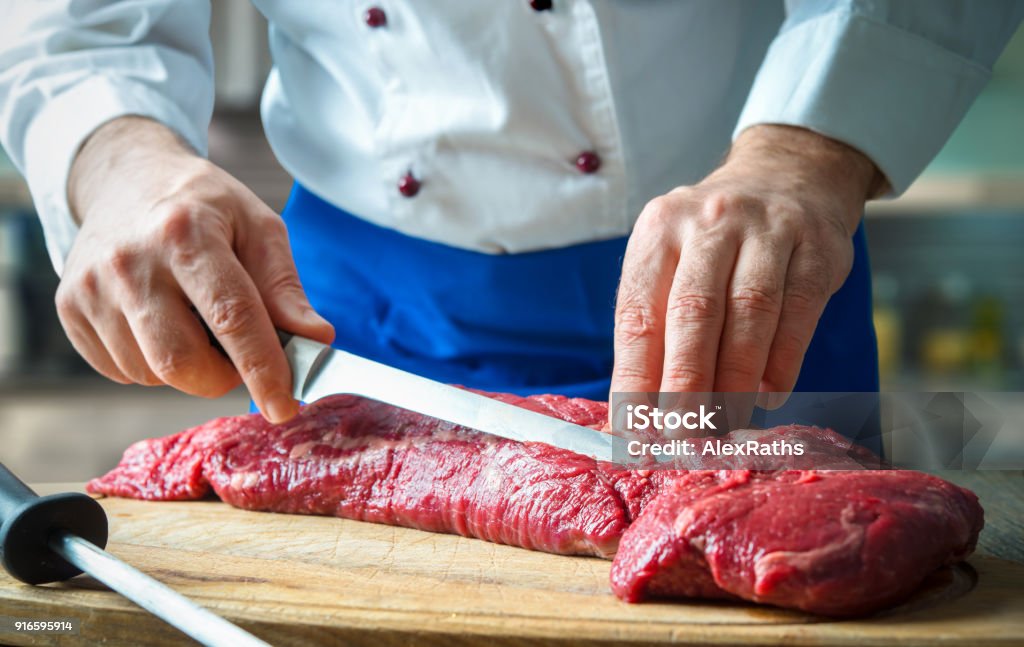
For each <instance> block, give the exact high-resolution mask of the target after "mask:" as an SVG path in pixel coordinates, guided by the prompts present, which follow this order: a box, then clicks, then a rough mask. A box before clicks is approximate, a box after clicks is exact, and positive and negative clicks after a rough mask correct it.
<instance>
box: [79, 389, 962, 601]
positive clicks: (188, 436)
mask: <svg viewBox="0 0 1024 647" xmlns="http://www.w3.org/2000/svg"><path fill="white" fill-rule="evenodd" d="M493 397H497V398H499V399H502V400H504V401H506V402H509V403H511V404H516V405H519V406H523V407H527V408H530V409H533V410H535V411H538V412H541V413H545V414H548V415H552V416H556V417H560V418H562V419H564V420H569V421H572V422H575V423H577V424H582V425H587V426H591V427H594V428H601V427H602V426H603V425H604V423H605V421H606V418H607V406H606V405H605V404H603V403H598V402H592V401H588V400H580V399H569V398H564V397H561V396H533V397H530V398H520V397H517V396H512V395H494V396H493ZM737 435H742V437H743V439H746V438H747V437H750V436H751V435H753V436H754V437H758V438H766V437H768V436H773V437H775V436H778V435H784V436H785V437H786V438H788V439H790V440H798V439H802V440H804V441H805V442H807V443H808V445H809V446H810V447H811V452H810V454H812V455H814V456H817V457H818V458H822V459H823V458H827V457H831V458H830V459H829V461H828V463H829V465H830V466H831V467H836V468H850V469H851V470H852V469H855V468H859V467H860V466H861V463H862V461H863V459H864V456H863V455H861V454H858V453H857V452H856V451H850V448H849V444H848V443H845V442H844V441H842V439H841V438H840V437H839V436H837V435H836V434H834V433H832V432H830V431H827V430H822V429H816V428H810V427H797V426H793V427H786V428H777V429H775V430H765V431H763V432H756V433H755V432H750V431H742V432H733V434H732V436H733V437H739V436H737ZM819 464H820V463H819ZM88 489H89V491H91V492H95V493H100V494H108V495H115V496H124V497H133V498H140V499H153V500H185V499H198V498H202V497H204V496H206V495H207V494H208V493H209V492H210V490H211V489H212V490H213V492H214V493H216V494H217V496H219V497H220V498H221V499H223V500H224V501H226V502H227V503H230V504H232V505H235V506H238V507H241V508H246V509H250V510H268V511H275V512H289V513H299V514H320V515H336V516H340V517H345V518H350V519H358V520H363V521H372V522H377V523H386V524H392V525H400V526H407V527H411V528H419V529H422V530H429V531H435V532H448V533H457V534H461V535H464V536H468V537H477V538H480V539H485V540H488V541H493V542H498V543H505V544H510V545H515V546H521V547H524V548H531V549H535V550H543V551H548V552H553V553H561V554H573V555H594V556H599V557H605V558H610V557H612V556H613V555H614V556H615V562H614V563H613V565H612V588H613V590H614V591H615V593H616V594H617V595H618V596H619V597H621V598H623V599H625V600H628V601H638V600H641V599H644V598H652V597H710V598H742V599H746V600H752V601H755V602H763V603H768V604H774V605H778V606H784V607H793V608H800V609H805V610H808V611H812V612H817V613H824V614H829V615H849V614H859V613H867V612H870V611H872V610H875V609H878V608H881V607H883V606H886V605H890V604H893V603H895V602H897V601H898V600H900V599H902V598H904V597H906V596H907V595H908V594H909V593H910V592H911V591H912V590H913V589H914V588H915V587H916V586H917V585H918V584H920V582H921V581H922V580H923V579H924V577H925V576H927V575H928V574H929V573H930V572H931V571H933V570H935V569H936V568H938V567H939V566H941V565H943V564H947V563H951V562H954V561H956V560H959V559H963V558H964V557H965V556H966V555H968V554H969V553H970V552H971V551H972V550H973V547H974V543H975V541H976V540H977V536H978V532H979V531H980V529H981V525H982V511H981V508H980V506H979V505H978V503H977V499H976V498H975V497H974V495H973V494H971V493H970V492H968V491H966V490H963V489H960V488H958V487H956V486H954V485H951V484H949V483H947V482H945V481H942V480H941V479H937V478H934V477H931V476H927V475H924V474H920V473H916V472H903V471H863V470H861V471H827V472H825V471H813V470H793V471H786V472H765V471H761V472H758V471H750V470H725V469H723V470H701V471H685V470H663V469H662V470H645V471H641V470H623V469H617V468H615V467H614V466H613V465H611V464H607V463H600V462H596V461H594V460H592V459H589V458H586V457H583V456H579V455H577V454H573V453H571V452H567V451H564V450H560V449H557V448H554V447H551V446H548V445H545V444H541V443H519V442H515V441H509V440H505V439H501V438H496V437H492V436H489V435H486V434H481V433H478V432H475V431H472V430H468V429H465V428H462V427H458V426H455V425H451V424H449V423H444V422H440V421H437V420H433V419H430V418H425V417H423V416H420V415H418V414H413V413H410V412H407V411H403V410H400V409H395V408H393V407H389V406H387V405H383V404H380V403H377V402H373V401H370V400H364V399H361V398H357V397H354V396H344V395H342V396H334V397H331V398H326V399H324V400H321V401H320V402H318V403H316V404H313V405H310V406H308V407H305V408H304V409H303V411H302V413H301V414H300V416H298V417H297V418H296V419H294V420H293V421H291V422H289V423H286V424H284V425H278V426H273V425H270V424H268V423H266V422H265V421H264V420H263V419H262V418H261V417H260V416H258V415H248V416H237V417H233V418H221V419H217V420H213V421H211V422H209V423H206V424H204V425H200V426H198V427H195V428H192V429H189V430H186V431H183V432H181V433H179V434H176V435H174V436H169V437H167V438H159V439H153V440H147V441H142V442H139V443H136V444H135V445H133V446H131V447H130V448H128V450H127V451H126V452H125V455H124V458H123V459H122V461H121V463H120V464H119V465H118V466H117V467H116V468H115V469H114V470H112V471H111V472H110V473H108V474H107V475H105V476H103V477H101V478H99V479H95V480H93V481H92V482H90V483H89V485H88ZM620 542H621V545H620ZM616 552H617V554H616Z"/></svg>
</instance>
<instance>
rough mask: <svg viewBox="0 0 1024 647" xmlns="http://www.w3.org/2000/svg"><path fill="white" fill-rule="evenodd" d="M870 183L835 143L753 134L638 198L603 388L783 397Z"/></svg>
mask: <svg viewBox="0 0 1024 647" xmlns="http://www.w3.org/2000/svg"><path fill="white" fill-rule="evenodd" d="M884 182H885V180H884V177H883V176H882V174H881V173H879V172H878V170H877V169H876V168H875V166H874V164H872V162H871V161H870V160H869V159H868V158H867V157H865V156H864V155H862V154H861V153H859V152H858V151H856V150H854V149H852V148H850V147H848V146H846V145H844V144H841V143H839V142H836V141H834V140H831V139H828V138H826V137H823V136H821V135H818V134H816V133H813V132H811V131H809V130H804V129H801V128H794V127H788V126H755V127H752V128H749V129H747V130H746V131H744V132H743V133H742V134H741V136H740V137H739V138H738V139H737V141H736V142H735V144H734V146H733V149H732V151H731V152H730V154H729V156H728V158H727V159H726V161H725V163H724V164H723V165H722V166H721V167H720V168H719V169H718V170H716V171H715V172H713V173H712V174H711V175H709V176H708V177H707V178H705V179H704V180H703V181H702V182H700V183H699V184H697V185H694V186H684V187H679V188H677V189H675V190H673V191H671V192H669V193H668V194H666V195H663V196H661V197H658V198H655V199H654V200H652V201H651V202H650V203H649V204H647V206H646V207H645V208H644V210H643V212H642V213H641V214H640V217H639V219H638V220H637V223H636V227H635V228H634V230H633V234H632V236H631V237H630V239H629V244H628V246H627V248H626V254H625V259H624V262H623V270H622V279H621V282H620V285H619V293H618V299H617V307H616V313H615V368H614V372H613V377H612V387H611V390H612V391H613V392H616V391H617V392H652V391H664V392H687V391H688V392H712V391H713V392H751V393H752V392H776V393H789V392H790V391H792V389H793V386H794V385H795V384H796V379H797V375H798V374H799V372H800V366H801V364H802V363H803V357H804V353H805V351H806V350H807V346H808V344H809V343H810V341H811V336H812V335H813V333H814V329H815V327H816V326H817V323H818V319H819V317H820V316H821V313H822V311H823V309H824V308H825V304H826V302H827V301H828V299H829V297H830V296H831V295H832V294H833V293H835V292H836V290H838V289H839V287H840V286H841V285H842V284H843V281H844V280H845V279H846V276H847V274H849V272H850V268H851V266H852V263H853V245H852V235H853V233H854V231H855V230H856V228H857V224H858V222H859V221H860V218H861V213H862V210H863V208H864V203H865V201H866V200H867V199H869V198H871V197H873V196H874V195H876V194H877V193H878V192H879V190H880V189H881V188H882V186H883V185H884ZM782 401H784V397H780V396H775V397H770V398H768V402H767V406H778V405H779V404H781V403H782Z"/></svg>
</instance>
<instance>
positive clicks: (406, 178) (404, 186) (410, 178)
mask: <svg viewBox="0 0 1024 647" xmlns="http://www.w3.org/2000/svg"><path fill="white" fill-rule="evenodd" d="M398 192H399V193H401V194H402V195H404V196H405V197H407V198H411V197H413V196H414V195H416V194H417V193H419V192H420V181H419V180H417V179H416V176H414V175H413V174H412V172H411V171H410V172H409V173H406V174H405V175H403V176H402V179H401V180H399V181H398Z"/></svg>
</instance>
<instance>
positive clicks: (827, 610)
mask: <svg viewBox="0 0 1024 647" xmlns="http://www.w3.org/2000/svg"><path fill="white" fill-rule="evenodd" d="M981 526H982V511H981V508H980V506H979V505H978V500H977V498H976V497H975V496H974V495H973V494H972V493H970V492H968V491H967V490H963V489H961V488H959V487H957V486H955V485H953V484H951V483H948V482H946V481H943V480H942V479H939V478H936V477H933V476H929V475H927V474H921V473H919V472H908V471H896V470H893V471H884V470H883V471H870V472H855V471H829V472H815V471H795V470H794V471H788V472H783V473H769V472H751V471H748V470H733V471H726V470H722V471H717V472H690V473H689V474H687V475H686V476H684V477H682V478H678V479H676V480H675V481H674V482H673V483H672V484H671V485H669V486H668V487H667V488H665V491H663V492H662V493H661V494H660V496H658V498H657V499H655V500H654V501H653V502H652V503H651V504H650V506H648V507H647V508H646V509H645V510H644V513H643V514H642V515H640V517H639V518H638V519H637V520H636V523H634V524H633V525H632V526H630V528H629V529H628V530H627V531H626V533H625V534H624V535H623V537H622V543H621V547H620V549H619V552H618V554H617V555H616V556H615V562H614V563H613V564H612V572H611V581H612V590H613V591H614V592H615V594H616V595H618V596H619V597H620V598H622V599H624V600H626V601H629V602H636V601H639V600H642V599H645V598H658V597H661V598H666V597H669V598H670V597H705V598H742V599H745V600H751V601H753V602H761V603H766V604H774V605H777V606H783V607H792V608H798V609H804V610H806V611H812V612H815V613H820V614H825V615H832V616H848V615H859V614H864V613H868V612H871V611H874V610H877V609H880V608H883V607H886V606H890V605H892V604H895V603H897V602H899V601H901V600H903V599H905V598H906V597H907V596H908V595H910V593H912V592H913V591H914V589H916V588H917V587H918V585H920V583H921V580H922V579H923V578H924V576H925V575H927V574H928V573H931V572H932V571H934V570H935V569H937V568H939V567H940V566H943V565H945V564H952V563H954V562H957V561H960V560H962V559H964V558H965V557H967V555H969V554H970V553H971V552H972V551H973V549H974V544H975V541H976V540H977V537H978V533H979V532H980V531H981Z"/></svg>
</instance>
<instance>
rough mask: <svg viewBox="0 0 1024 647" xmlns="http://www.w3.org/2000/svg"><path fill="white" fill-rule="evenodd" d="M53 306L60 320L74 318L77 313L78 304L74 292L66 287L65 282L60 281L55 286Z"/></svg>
mask: <svg viewBox="0 0 1024 647" xmlns="http://www.w3.org/2000/svg"><path fill="white" fill-rule="evenodd" d="M53 302H54V305H55V306H56V307H57V315H58V316H60V317H61V318H62V319H67V318H69V317H72V316H74V315H75V314H76V313H77V312H78V302H77V300H76V298H75V294H74V291H73V290H72V289H71V288H70V287H68V283H67V282H66V281H61V283H60V285H58V286H57V292H56V293H55V294H54V296H53Z"/></svg>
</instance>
